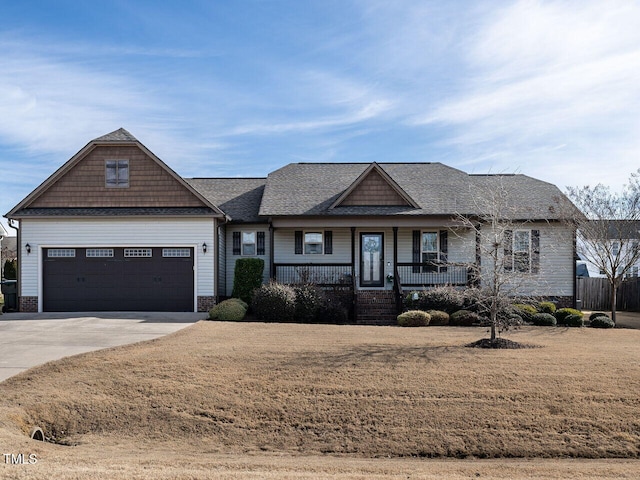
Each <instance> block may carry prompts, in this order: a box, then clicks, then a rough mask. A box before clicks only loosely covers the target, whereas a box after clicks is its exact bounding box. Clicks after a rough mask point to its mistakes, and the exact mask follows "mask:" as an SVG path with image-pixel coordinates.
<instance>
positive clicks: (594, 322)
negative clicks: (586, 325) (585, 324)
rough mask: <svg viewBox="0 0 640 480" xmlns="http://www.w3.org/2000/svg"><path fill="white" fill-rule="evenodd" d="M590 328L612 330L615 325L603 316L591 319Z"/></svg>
mask: <svg viewBox="0 0 640 480" xmlns="http://www.w3.org/2000/svg"><path fill="white" fill-rule="evenodd" d="M589 318H591V317H589ZM591 326H592V327H593V328H613V327H615V326H616V324H615V323H613V320H611V319H610V318H609V317H608V316H605V315H603V316H601V317H600V316H598V317H593V318H591Z"/></svg>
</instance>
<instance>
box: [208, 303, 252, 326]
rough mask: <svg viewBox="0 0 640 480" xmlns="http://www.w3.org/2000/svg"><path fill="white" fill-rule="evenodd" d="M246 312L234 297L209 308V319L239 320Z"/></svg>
mask: <svg viewBox="0 0 640 480" xmlns="http://www.w3.org/2000/svg"><path fill="white" fill-rule="evenodd" d="M246 314H247V309H246V307H244V306H243V305H242V304H241V303H240V302H238V301H236V299H234V298H232V299H229V300H225V301H223V302H220V303H219V304H217V305H215V306H214V307H213V308H212V309H211V310H209V320H221V321H223V322H239V321H240V320H242V319H243V318H244V316H245V315H246Z"/></svg>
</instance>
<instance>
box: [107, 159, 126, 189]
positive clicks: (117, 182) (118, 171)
mask: <svg viewBox="0 0 640 480" xmlns="http://www.w3.org/2000/svg"><path fill="white" fill-rule="evenodd" d="M105 184H106V186H107V187H128V186H129V160H106V161H105Z"/></svg>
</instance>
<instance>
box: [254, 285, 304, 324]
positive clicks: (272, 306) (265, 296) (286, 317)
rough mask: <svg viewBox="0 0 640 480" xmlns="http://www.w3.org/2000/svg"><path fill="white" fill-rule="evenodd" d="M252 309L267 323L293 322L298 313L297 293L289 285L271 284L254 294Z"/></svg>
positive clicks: (257, 316)
mask: <svg viewBox="0 0 640 480" xmlns="http://www.w3.org/2000/svg"><path fill="white" fill-rule="evenodd" d="M251 308H252V309H253V312H254V314H255V316H256V318H258V319H259V320H264V321H265V322H293V320H294V318H295V313H296V292H295V290H294V289H293V288H292V287H290V286H289V285H284V284H281V283H277V282H270V283H267V284H265V285H262V286H261V287H260V288H258V289H256V290H255V291H254V292H253V300H252V302H251Z"/></svg>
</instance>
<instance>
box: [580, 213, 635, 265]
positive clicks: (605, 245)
mask: <svg viewBox="0 0 640 480" xmlns="http://www.w3.org/2000/svg"><path fill="white" fill-rule="evenodd" d="M577 253H578V256H579V257H580V258H581V260H583V261H584V262H583V263H584V264H585V265H586V268H587V269H588V271H589V276H591V277H605V276H606V274H605V272H613V271H614V270H615V271H616V272H617V274H618V275H620V274H621V272H622V271H624V270H626V272H625V274H624V277H625V278H632V277H633V278H635V277H638V274H639V273H640V221H639V220H636V219H632V220H592V221H590V222H588V223H585V224H583V228H582V229H581V230H580V231H579V235H578V239H577Z"/></svg>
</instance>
